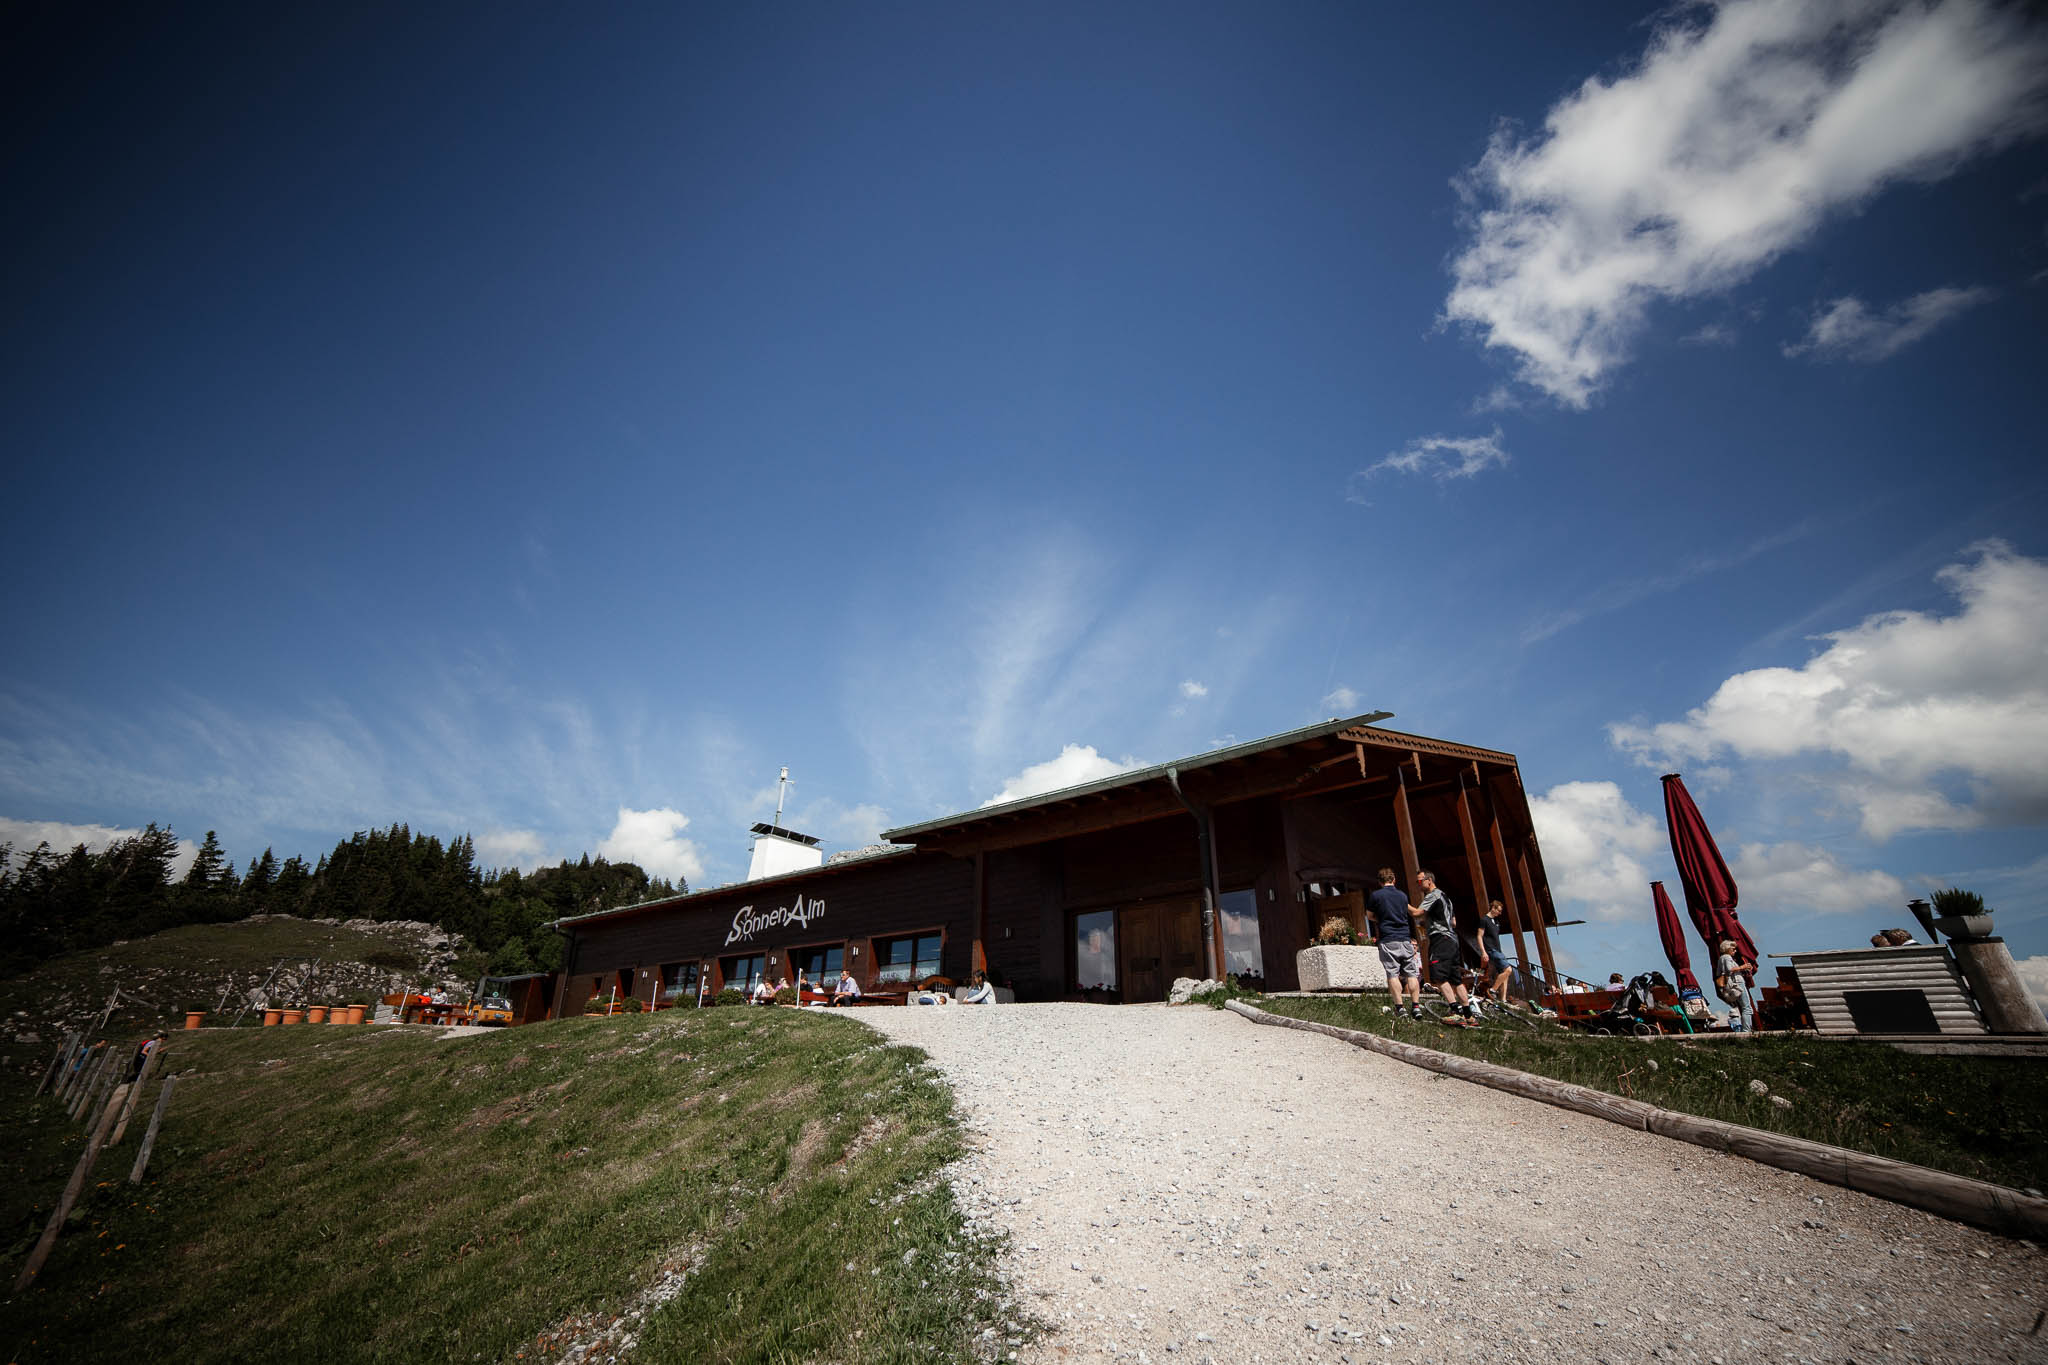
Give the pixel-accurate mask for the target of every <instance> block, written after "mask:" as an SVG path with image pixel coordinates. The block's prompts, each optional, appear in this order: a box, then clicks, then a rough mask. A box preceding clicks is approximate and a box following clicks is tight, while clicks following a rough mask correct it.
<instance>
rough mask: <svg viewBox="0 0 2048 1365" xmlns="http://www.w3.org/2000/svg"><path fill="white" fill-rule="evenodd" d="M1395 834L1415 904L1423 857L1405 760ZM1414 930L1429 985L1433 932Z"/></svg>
mask: <svg viewBox="0 0 2048 1365" xmlns="http://www.w3.org/2000/svg"><path fill="white" fill-rule="evenodd" d="M1410 757H1412V758H1413V759H1414V760H1415V769H1416V772H1417V773H1418V774H1419V773H1420V772H1421V771H1422V755H1420V754H1412V755H1410ZM1418 780H1419V778H1418ZM1394 834H1395V837H1396V839H1397V841H1398V842H1399V844H1400V845H1401V894H1402V895H1404V896H1406V897H1407V898H1408V903H1409V904H1410V905H1413V904H1415V902H1416V899H1417V897H1419V896H1420V895H1421V889H1420V888H1419V887H1418V886H1417V885H1416V880H1415V879H1416V878H1417V877H1418V876H1419V875H1420V874H1421V872H1422V859H1421V858H1419V857H1417V856H1416V853H1415V820H1414V817H1413V816H1412V815H1411V814H1410V812H1409V810H1408V765H1407V764H1406V763H1405V762H1404V763H1402V764H1401V765H1399V766H1398V767H1396V768H1395V769H1394ZM1412 932H1414V933H1415V934H1416V947H1417V948H1418V950H1419V951H1418V952H1417V954H1416V956H1418V957H1420V958H1421V959H1422V983H1423V984H1424V985H1426V986H1427V985H1434V984H1435V983H1434V982H1432V981H1431V980H1430V977H1429V951H1428V944H1429V935H1428V934H1427V933H1426V932H1425V931H1423V930H1422V928H1421V926H1420V925H1418V926H1416V928H1415V930H1413V931H1412Z"/></svg>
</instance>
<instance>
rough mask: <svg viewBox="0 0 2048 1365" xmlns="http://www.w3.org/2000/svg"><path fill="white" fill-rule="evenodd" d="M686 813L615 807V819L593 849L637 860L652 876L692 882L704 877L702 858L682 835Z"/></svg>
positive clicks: (626, 860)
mask: <svg viewBox="0 0 2048 1365" xmlns="http://www.w3.org/2000/svg"><path fill="white" fill-rule="evenodd" d="M689 827H690V817H689V816H687V815H684V814H683V813H682V812H681V811H675V810H670V809H668V808H667V807H662V808H661V809H659V810H631V809H628V808H627V807H625V806H620V807H619V821H618V823H617V824H615V825H613V826H612V832H611V833H610V834H608V835H606V836H605V838H604V841H603V842H602V843H600V844H599V845H598V846H597V851H598V852H599V853H600V854H602V855H604V856H605V857H606V858H609V859H611V860H612V861H613V862H615V863H638V864H639V865H640V867H641V868H642V869H643V870H644V871H646V872H647V874H648V875H649V876H653V877H668V878H670V879H674V878H676V877H681V878H683V879H684V880H685V881H687V882H688V883H690V885H692V886H695V885H696V884H697V883H699V882H701V881H702V880H703V879H704V862H703V859H701V858H700V857H699V856H698V855H697V846H696V845H695V844H694V843H692V842H691V841H690V840H688V839H685V838H683V837H682V835H683V831H684V830H686V829H688V828H689Z"/></svg>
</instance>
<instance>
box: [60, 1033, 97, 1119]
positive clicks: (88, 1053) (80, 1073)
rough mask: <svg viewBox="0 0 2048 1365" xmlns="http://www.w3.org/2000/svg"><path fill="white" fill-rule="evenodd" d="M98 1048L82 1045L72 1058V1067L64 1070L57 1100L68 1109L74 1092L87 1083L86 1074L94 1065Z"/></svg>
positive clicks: (69, 1066) (90, 1044)
mask: <svg viewBox="0 0 2048 1365" xmlns="http://www.w3.org/2000/svg"><path fill="white" fill-rule="evenodd" d="M96 1046H97V1045H96V1044H93V1043H83V1042H82V1043H80V1044H79V1047H78V1052H77V1053H76V1054H74V1055H73V1056H72V1058H71V1062H70V1065H68V1066H66V1067H65V1068H64V1079H63V1080H61V1081H59V1082H57V1098H58V1099H59V1100H61V1101H62V1102H63V1103H64V1105H65V1107H66V1108H67V1109H68V1108H69V1107H70V1105H71V1096H72V1092H73V1091H75V1090H76V1089H77V1088H78V1087H79V1086H80V1085H82V1084H84V1082H85V1073H86V1070H87V1068H89V1067H90V1066H91V1065H92V1063H93V1055H94V1048H95V1047H96Z"/></svg>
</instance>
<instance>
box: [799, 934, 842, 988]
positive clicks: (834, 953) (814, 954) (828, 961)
mask: <svg viewBox="0 0 2048 1365" xmlns="http://www.w3.org/2000/svg"><path fill="white" fill-rule="evenodd" d="M845 951H846V950H845V949H844V948H843V947H842V946H840V945H839V944H837V943H835V944H833V945H832V946H831V947H829V948H795V949H792V950H791V951H790V954H789V966H790V970H791V971H795V972H802V973H803V974H804V980H805V981H811V982H817V981H826V982H831V981H837V980H838V979H839V964H840V962H841V961H842V960H843V959H842V957H841V954H842V953H844V952H845Z"/></svg>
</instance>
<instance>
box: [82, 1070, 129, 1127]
mask: <svg viewBox="0 0 2048 1365" xmlns="http://www.w3.org/2000/svg"><path fill="white" fill-rule="evenodd" d="M127 1068H128V1063H127V1061H126V1060H125V1059H123V1058H121V1057H118V1056H117V1057H115V1058H114V1061H113V1065H111V1066H109V1067H108V1068H107V1082H106V1084H104V1085H102V1086H101V1087H100V1093H99V1094H98V1095H95V1096H94V1097H93V1099H92V1102H91V1103H90V1104H88V1105H86V1107H85V1112H86V1113H87V1114H90V1115H91V1116H92V1117H90V1118H88V1119H87V1120H86V1122H85V1130H86V1131H87V1132H89V1133H90V1132H96V1131H98V1129H99V1126H100V1120H101V1119H102V1118H104V1117H105V1116H106V1113H107V1111H108V1110H109V1109H118V1108H120V1104H121V1101H125V1100H126V1099H127V1098H128V1093H127V1092H128V1090H129V1089H130V1087H129V1085H128V1084H127V1083H126V1082H125V1081H123V1082H121V1085H120V1087H119V1089H120V1090H121V1101H117V1100H115V1098H114V1091H115V1088H116V1087H115V1085H114V1082H115V1081H117V1080H119V1079H120V1076H121V1073H122V1072H123V1071H125V1070H127ZM114 1117H115V1119H116V1120H118V1119H119V1118H120V1117H121V1116H120V1115H119V1114H116V1115H115V1116H114Z"/></svg>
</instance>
